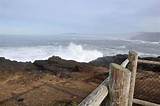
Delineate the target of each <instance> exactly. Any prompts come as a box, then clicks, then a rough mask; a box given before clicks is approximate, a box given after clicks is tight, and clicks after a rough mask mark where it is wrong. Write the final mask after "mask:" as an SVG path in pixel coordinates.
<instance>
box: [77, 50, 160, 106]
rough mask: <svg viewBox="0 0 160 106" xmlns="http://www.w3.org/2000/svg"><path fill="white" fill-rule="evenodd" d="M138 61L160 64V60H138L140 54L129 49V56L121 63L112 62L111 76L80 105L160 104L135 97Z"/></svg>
mask: <svg viewBox="0 0 160 106" xmlns="http://www.w3.org/2000/svg"><path fill="white" fill-rule="evenodd" d="M137 63H146V64H156V65H160V62H155V61H148V60H138V54H137V53H136V52H134V51H129V55H128V58H127V59H126V60H125V61H124V62H122V64H121V65H118V64H114V63H111V64H110V71H109V77H108V78H106V79H105V80H104V81H103V82H102V83H101V84H100V85H99V86H98V87H97V88H96V89H95V90H94V91H93V92H92V93H91V94H89V95H88V96H87V97H86V98H85V99H84V100H83V101H82V102H81V103H80V104H79V106H100V105H101V103H102V102H103V105H104V104H105V106H132V104H133V103H135V104H139V105H144V106H160V105H159V104H155V103H151V102H148V101H144V100H139V99H133V95H134V87H135V79H136V71H137ZM127 65H128V66H127ZM126 67H128V69H127V68H126ZM106 97H107V98H106ZM105 98H106V99H107V100H106V99H105Z"/></svg>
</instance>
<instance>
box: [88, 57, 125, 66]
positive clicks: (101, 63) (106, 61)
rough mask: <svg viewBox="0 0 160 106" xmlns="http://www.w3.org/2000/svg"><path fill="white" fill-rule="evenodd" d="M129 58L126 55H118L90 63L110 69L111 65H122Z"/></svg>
mask: <svg viewBox="0 0 160 106" xmlns="http://www.w3.org/2000/svg"><path fill="white" fill-rule="evenodd" d="M127 57H128V56H127V55H125V54H124V55H122V54H118V55H116V56H105V57H101V58H98V59H96V60H93V61H91V62H89V63H90V64H92V65H96V66H103V67H109V64H110V63H117V64H121V63H122V62H123V61H124V60H125V59H127Z"/></svg>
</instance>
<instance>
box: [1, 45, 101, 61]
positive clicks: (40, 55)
mask: <svg viewBox="0 0 160 106" xmlns="http://www.w3.org/2000/svg"><path fill="white" fill-rule="evenodd" d="M53 55H55V56H60V57H61V58H63V59H67V60H76V61H79V62H89V61H91V60H94V59H96V58H98V57H102V56H103V53H102V52H100V51H98V50H87V49H84V48H83V47H82V45H76V44H74V43H70V44H69V45H68V46H66V47H64V46H52V45H50V46H32V47H1V48H0V57H5V58H8V59H11V60H16V61H21V62H26V61H32V62H33V61H34V60H44V59H47V58H49V57H51V56H53Z"/></svg>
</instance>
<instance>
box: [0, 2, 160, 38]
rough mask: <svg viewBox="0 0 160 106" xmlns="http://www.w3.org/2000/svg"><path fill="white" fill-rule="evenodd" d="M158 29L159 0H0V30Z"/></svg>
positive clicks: (29, 32)
mask: <svg viewBox="0 0 160 106" xmlns="http://www.w3.org/2000/svg"><path fill="white" fill-rule="evenodd" d="M130 32H160V0H0V34H4V35H5V34H9V35H40V34H41V35H46V34H59V33H82V34H105V33H130Z"/></svg>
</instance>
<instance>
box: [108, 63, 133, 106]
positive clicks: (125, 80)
mask: <svg viewBox="0 0 160 106" xmlns="http://www.w3.org/2000/svg"><path fill="white" fill-rule="evenodd" d="M130 77H131V72H130V71H129V70H128V69H126V68H124V67H122V66H120V65H117V64H114V63H112V64H110V73H109V96H108V97H109V106H128V95H129V88H130Z"/></svg>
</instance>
